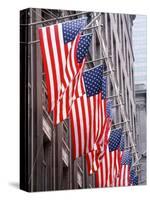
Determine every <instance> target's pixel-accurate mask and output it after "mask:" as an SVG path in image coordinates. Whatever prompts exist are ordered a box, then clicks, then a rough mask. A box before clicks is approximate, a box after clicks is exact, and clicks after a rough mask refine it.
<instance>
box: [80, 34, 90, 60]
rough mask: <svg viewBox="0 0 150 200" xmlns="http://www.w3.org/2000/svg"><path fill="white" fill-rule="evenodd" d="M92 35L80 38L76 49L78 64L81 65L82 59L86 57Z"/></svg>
mask: <svg viewBox="0 0 150 200" xmlns="http://www.w3.org/2000/svg"><path fill="white" fill-rule="evenodd" d="M91 39H92V34H89V35H82V37H80V40H79V43H78V47H77V60H78V63H82V61H83V59H84V58H85V57H86V55H87V53H88V50H89V46H90V44H91Z"/></svg>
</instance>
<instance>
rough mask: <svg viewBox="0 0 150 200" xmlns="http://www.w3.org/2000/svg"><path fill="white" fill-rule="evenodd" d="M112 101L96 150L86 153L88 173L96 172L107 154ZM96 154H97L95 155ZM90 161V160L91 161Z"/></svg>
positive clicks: (108, 104) (108, 103)
mask: <svg viewBox="0 0 150 200" xmlns="http://www.w3.org/2000/svg"><path fill="white" fill-rule="evenodd" d="M110 103H111V104H112V101H110V100H108V101H107V104H106V118H105V122H104V124H103V128H102V130H101V134H100V137H99V138H98V139H97V140H96V142H95V145H94V147H95V148H94V150H93V151H94V152H93V151H92V152H89V153H88V154H87V155H86V160H87V166H88V173H89V174H92V173H94V172H96V171H97V170H98V168H99V165H100V162H101V160H102V158H103V156H104V155H105V152H106V149H107V145H108V141H109V135H110V130H111V123H112V118H111V117H112V114H111V106H110ZM93 155H95V156H93ZM89 161H90V162H89Z"/></svg>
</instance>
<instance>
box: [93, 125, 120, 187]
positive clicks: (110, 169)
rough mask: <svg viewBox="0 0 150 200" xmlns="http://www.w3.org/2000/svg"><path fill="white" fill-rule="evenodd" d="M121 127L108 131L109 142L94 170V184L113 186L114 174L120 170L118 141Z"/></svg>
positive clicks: (116, 174)
mask: <svg viewBox="0 0 150 200" xmlns="http://www.w3.org/2000/svg"><path fill="white" fill-rule="evenodd" d="M121 135H122V129H121V128H118V129H114V130H112V131H111V133H110V137H109V143H108V145H107V149H106V151H105V154H104V156H103V158H102V160H101V163H100V166H99V168H98V171H97V172H96V186H97V187H109V186H115V180H116V176H118V174H119V172H120V159H121V157H120V141H121Z"/></svg>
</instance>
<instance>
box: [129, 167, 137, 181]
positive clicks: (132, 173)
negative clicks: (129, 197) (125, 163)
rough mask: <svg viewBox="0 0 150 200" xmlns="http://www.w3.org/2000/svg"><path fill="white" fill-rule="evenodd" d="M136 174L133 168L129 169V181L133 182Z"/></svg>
mask: <svg viewBox="0 0 150 200" xmlns="http://www.w3.org/2000/svg"><path fill="white" fill-rule="evenodd" d="M135 176H136V173H135V169H132V170H131V171H130V182H131V183H133V180H134V177H135Z"/></svg>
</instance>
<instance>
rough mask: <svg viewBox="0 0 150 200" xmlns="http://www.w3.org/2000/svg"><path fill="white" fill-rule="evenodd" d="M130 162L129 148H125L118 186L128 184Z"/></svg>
mask: <svg viewBox="0 0 150 200" xmlns="http://www.w3.org/2000/svg"><path fill="white" fill-rule="evenodd" d="M131 163H132V157H131V152H130V150H126V151H124V152H123V154H122V159H121V169H120V177H119V186H129V185H130V167H131Z"/></svg>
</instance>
